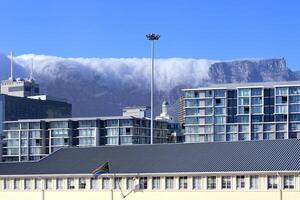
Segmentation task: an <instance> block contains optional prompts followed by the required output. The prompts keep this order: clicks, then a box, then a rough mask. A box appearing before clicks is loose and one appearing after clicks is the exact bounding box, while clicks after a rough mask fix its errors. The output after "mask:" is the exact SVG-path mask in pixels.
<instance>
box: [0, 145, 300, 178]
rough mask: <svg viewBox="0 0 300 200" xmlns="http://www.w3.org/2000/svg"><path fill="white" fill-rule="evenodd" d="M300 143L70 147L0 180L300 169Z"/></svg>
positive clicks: (8, 170) (10, 170)
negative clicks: (103, 170) (105, 167)
mask: <svg viewBox="0 0 300 200" xmlns="http://www.w3.org/2000/svg"><path fill="white" fill-rule="evenodd" d="M299 149H300V140H297V139H293V140H268V141H244V142H215V143H198V144H157V145H128V146H113V147H111V146H105V147H89V148H78V147H76V148H64V149H60V150H58V151H56V152H54V153H53V154H51V155H49V156H47V157H45V158H44V159H42V160H40V161H37V162H23V163H0V176H6V175H50V174H91V172H92V171H93V169H95V168H97V167H98V166H100V165H102V164H104V163H105V162H109V164H110V168H111V172H110V173H126V174H127V173H128V174H138V173H179V172H185V173H194V172H199V173H214V172H216V173H217V172H260V171H263V172H280V171H300V151H299Z"/></svg>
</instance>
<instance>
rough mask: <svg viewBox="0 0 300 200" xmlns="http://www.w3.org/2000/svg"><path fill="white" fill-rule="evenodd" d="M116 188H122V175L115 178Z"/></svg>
mask: <svg viewBox="0 0 300 200" xmlns="http://www.w3.org/2000/svg"><path fill="white" fill-rule="evenodd" d="M114 189H115V190H121V189H122V178H121V177H117V178H114Z"/></svg>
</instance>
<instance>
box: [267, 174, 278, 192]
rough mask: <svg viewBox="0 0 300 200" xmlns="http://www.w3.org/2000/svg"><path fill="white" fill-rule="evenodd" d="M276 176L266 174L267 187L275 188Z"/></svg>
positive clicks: (276, 186)
mask: <svg viewBox="0 0 300 200" xmlns="http://www.w3.org/2000/svg"><path fill="white" fill-rule="evenodd" d="M277 188H278V184H277V176H268V189H277Z"/></svg>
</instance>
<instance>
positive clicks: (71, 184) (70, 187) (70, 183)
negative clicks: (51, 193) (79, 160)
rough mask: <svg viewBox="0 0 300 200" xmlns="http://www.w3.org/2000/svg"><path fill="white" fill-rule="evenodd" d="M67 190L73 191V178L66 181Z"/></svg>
mask: <svg viewBox="0 0 300 200" xmlns="http://www.w3.org/2000/svg"><path fill="white" fill-rule="evenodd" d="M67 189H68V190H73V189H75V181H74V178H68V179H67Z"/></svg>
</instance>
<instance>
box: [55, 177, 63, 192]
mask: <svg viewBox="0 0 300 200" xmlns="http://www.w3.org/2000/svg"><path fill="white" fill-rule="evenodd" d="M56 189H58V190H62V189H64V180H63V179H62V178H58V179H56Z"/></svg>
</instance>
